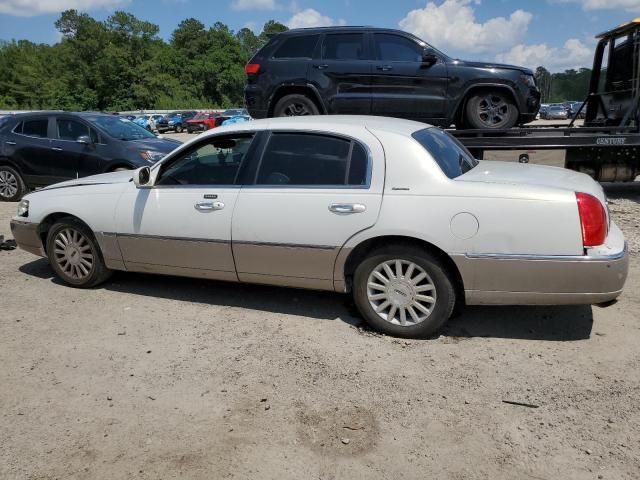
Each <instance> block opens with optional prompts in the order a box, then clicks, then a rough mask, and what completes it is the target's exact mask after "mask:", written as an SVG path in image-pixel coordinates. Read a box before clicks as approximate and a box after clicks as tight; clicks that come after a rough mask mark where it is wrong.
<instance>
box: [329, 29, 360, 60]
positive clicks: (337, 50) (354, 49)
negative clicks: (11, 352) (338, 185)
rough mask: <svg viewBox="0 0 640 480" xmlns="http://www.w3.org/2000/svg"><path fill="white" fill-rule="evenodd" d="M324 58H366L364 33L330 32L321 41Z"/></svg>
mask: <svg viewBox="0 0 640 480" xmlns="http://www.w3.org/2000/svg"><path fill="white" fill-rule="evenodd" d="M322 58H323V59H324V60H366V52H365V44H364V33H332V34H329V35H326V36H325V37H324V42H322Z"/></svg>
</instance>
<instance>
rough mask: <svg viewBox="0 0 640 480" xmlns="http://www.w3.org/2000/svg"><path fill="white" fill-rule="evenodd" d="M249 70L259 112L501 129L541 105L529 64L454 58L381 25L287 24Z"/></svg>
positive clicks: (252, 108) (253, 108)
mask: <svg viewBox="0 0 640 480" xmlns="http://www.w3.org/2000/svg"><path fill="white" fill-rule="evenodd" d="M245 72H246V73H247V77H248V80H247V85H246V87H245V102H246V106H247V108H248V110H249V113H250V114H251V116H252V117H254V118H264V117H279V116H291V115H318V114H361V115H383V116H390V117H401V118H409V119H413V120H419V121H423V122H428V123H432V124H434V125H438V126H441V127H448V126H450V125H451V124H456V126H457V127H464V128H482V129H487V128H488V129H502V128H510V127H512V126H514V125H515V124H517V123H519V124H522V123H527V122H531V121H533V120H534V119H535V117H536V114H537V113H538V108H539V107H540V91H539V90H538V88H537V87H536V83H535V79H534V76H533V72H532V71H531V70H528V69H526V68H522V67H514V66H510V65H500V64H494V63H483V62H466V61H463V60H455V59H452V58H449V57H448V56H447V55H445V54H444V53H442V52H440V51H438V50H436V49H435V48H433V47H432V46H430V45H428V44H426V43H425V42H423V41H422V40H420V39H419V38H417V37H415V36H413V35H411V34H409V33H406V32H402V31H398V30H390V29H382V28H372V27H328V28H311V29H296V30H289V31H287V32H284V33H280V34H278V35H275V36H274V37H272V38H271V40H270V41H269V42H268V43H267V44H266V45H265V46H264V47H263V48H262V49H260V50H259V51H258V53H256V54H255V55H254V56H253V58H252V59H251V60H250V62H249V63H248V64H247V65H246V66H245Z"/></svg>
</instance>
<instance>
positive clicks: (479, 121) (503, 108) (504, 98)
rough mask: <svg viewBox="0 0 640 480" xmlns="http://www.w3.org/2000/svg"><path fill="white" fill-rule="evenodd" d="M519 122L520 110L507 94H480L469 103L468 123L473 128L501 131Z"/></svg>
mask: <svg viewBox="0 0 640 480" xmlns="http://www.w3.org/2000/svg"><path fill="white" fill-rule="evenodd" d="M517 122H518V108H517V107H516V106H515V105H514V103H513V100H512V99H511V97H510V96H509V95H508V94H507V93H505V92H501V91H488V92H482V93H478V94H476V95H474V96H473V97H471V98H470V99H469V101H468V102H467V111H466V123H467V125H468V126H470V127H471V128H479V129H489V130H499V129H504V128H511V127H513V126H514V125H515V124H516V123H517Z"/></svg>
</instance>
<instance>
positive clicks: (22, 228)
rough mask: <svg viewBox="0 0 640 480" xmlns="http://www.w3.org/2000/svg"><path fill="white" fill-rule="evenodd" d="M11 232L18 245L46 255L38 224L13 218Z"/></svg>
mask: <svg viewBox="0 0 640 480" xmlns="http://www.w3.org/2000/svg"><path fill="white" fill-rule="evenodd" d="M11 234H12V235H13V238H14V240H15V241H16V243H17V244H18V246H19V247H20V248H21V249H22V250H25V251H27V252H29V253H33V254H34V255H38V256H40V257H45V256H46V254H45V252H44V248H43V246H42V239H41V238H40V234H39V233H38V224H37V223H29V222H20V221H18V220H11Z"/></svg>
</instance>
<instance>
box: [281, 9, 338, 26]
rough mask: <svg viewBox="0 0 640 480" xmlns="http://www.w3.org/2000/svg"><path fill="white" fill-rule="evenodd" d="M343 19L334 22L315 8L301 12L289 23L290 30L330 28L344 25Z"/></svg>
mask: <svg viewBox="0 0 640 480" xmlns="http://www.w3.org/2000/svg"><path fill="white" fill-rule="evenodd" d="M345 23H346V22H345V21H344V20H343V19H339V20H334V19H333V18H331V17H327V16H325V15H322V14H321V13H320V12H318V11H317V10H314V9H313V8H307V9H305V10H300V11H299V12H297V13H296V14H294V15H293V17H291V18H290V19H289V21H288V22H287V26H288V27H289V28H309V27H330V26H332V25H344V24H345Z"/></svg>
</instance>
